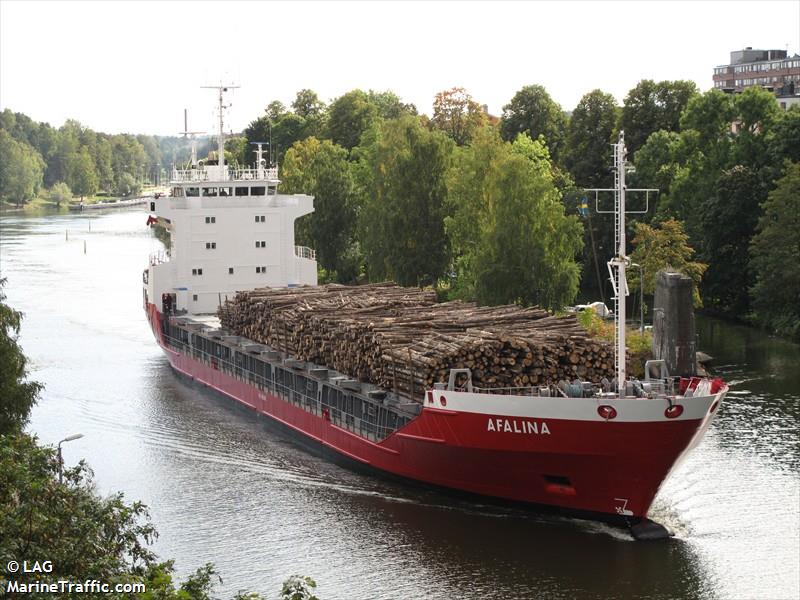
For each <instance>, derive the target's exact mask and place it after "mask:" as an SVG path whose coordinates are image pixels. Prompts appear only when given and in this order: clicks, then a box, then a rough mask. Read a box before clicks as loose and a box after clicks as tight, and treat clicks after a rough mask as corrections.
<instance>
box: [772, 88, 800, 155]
mask: <svg viewBox="0 0 800 600" xmlns="http://www.w3.org/2000/svg"><path fill="white" fill-rule="evenodd" d="M797 140H800V105H798V104H795V105H794V106H792V107H791V108H790V109H789V110H785V111H781V112H780V113H779V115H778V117H777V118H776V119H775V121H774V124H773V126H772V128H771V129H770V130H769V131H768V132H767V147H768V150H767V152H768V153H769V157H770V162H771V163H772V164H775V165H781V167H782V166H783V163H784V161H786V160H788V161H791V162H800V144H798V143H797Z"/></svg>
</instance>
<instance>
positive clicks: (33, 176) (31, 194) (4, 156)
mask: <svg viewBox="0 0 800 600" xmlns="http://www.w3.org/2000/svg"><path fill="white" fill-rule="evenodd" d="M44 167H45V165H44V161H43V160H42V157H41V156H40V155H39V153H38V152H37V151H36V150H34V149H33V148H32V147H31V146H29V145H28V144H26V143H25V142H18V141H17V140H15V139H14V138H13V137H11V135H10V134H9V133H8V132H7V131H6V130H4V129H0V198H3V199H4V200H8V201H9V202H15V203H17V204H18V205H19V204H23V203H24V202H27V201H28V200H32V199H33V198H35V197H36V194H38V193H39V189H40V188H41V186H42V179H43V174H44Z"/></svg>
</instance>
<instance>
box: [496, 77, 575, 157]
mask: <svg viewBox="0 0 800 600" xmlns="http://www.w3.org/2000/svg"><path fill="white" fill-rule="evenodd" d="M500 131H501V134H502V136H503V139H504V140H506V141H513V140H515V139H517V136H518V135H519V134H520V133H525V134H527V135H528V137H530V138H531V139H533V140H535V139H538V137H539V136H540V135H542V136H544V139H545V141H546V142H547V148H548V150H549V151H550V155H551V157H552V159H553V161H555V162H556V163H558V162H559V161H560V160H561V158H562V157H561V154H562V152H563V150H564V143H565V138H566V131H567V117H566V115H565V114H564V111H563V110H561V106H560V105H559V104H558V103H557V102H555V101H554V100H553V99H552V98H551V97H550V94H548V93H547V90H545V89H544V87H543V86H541V85H527V86H525V87H523V88H522V89H521V90H520V91H518V92H517V93H516V94H514V97H513V98H512V99H511V102H509V103H508V104H506V105H505V106H504V107H503V117H502V120H501V122H500Z"/></svg>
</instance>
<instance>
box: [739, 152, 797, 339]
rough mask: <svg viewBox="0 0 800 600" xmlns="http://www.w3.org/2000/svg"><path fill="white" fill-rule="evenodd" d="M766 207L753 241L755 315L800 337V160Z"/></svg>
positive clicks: (787, 171)
mask: <svg viewBox="0 0 800 600" xmlns="http://www.w3.org/2000/svg"><path fill="white" fill-rule="evenodd" d="M763 209H764V210H763V215H762V216H761V219H760V220H759V222H758V226H757V233H756V235H755V236H754V237H753V240H752V243H751V244H750V272H751V273H752V274H753V279H754V284H753V286H752V288H751V289H750V293H751V297H752V305H753V309H754V312H755V318H756V320H757V321H758V322H760V323H762V324H763V325H765V326H766V327H769V328H770V329H772V330H773V331H776V332H778V333H780V334H782V335H787V336H791V337H794V338H800V302H798V298H800V262H799V261H798V260H797V257H798V256H800V163H787V165H786V167H785V171H784V176H783V177H782V178H781V179H779V180H778V181H777V184H776V187H775V189H774V190H772V191H771V192H770V193H769V196H768V198H767V201H766V202H765V203H764V206H763Z"/></svg>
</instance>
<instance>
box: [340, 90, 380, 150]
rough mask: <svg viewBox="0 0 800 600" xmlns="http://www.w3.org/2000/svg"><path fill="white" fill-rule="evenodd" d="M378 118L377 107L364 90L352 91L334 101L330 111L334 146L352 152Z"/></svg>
mask: <svg viewBox="0 0 800 600" xmlns="http://www.w3.org/2000/svg"><path fill="white" fill-rule="evenodd" d="M377 116H378V109H377V107H376V106H375V105H374V104H373V103H372V102H370V99H369V96H368V95H367V94H366V93H365V92H363V91H362V90H352V91H350V92H347V93H346V94H344V95H343V96H340V97H339V98H337V99H336V100H334V101H333V102H332V103H331V105H330V108H329V110H328V135H329V137H330V139H331V140H332V141H333V143H334V144H337V145H339V146H342V147H344V148H347V149H348V150H351V149H353V148H355V147H356V146H358V144H359V142H360V140H361V135H362V134H363V133H364V132H365V131H366V130H367V129H369V127H370V126H371V125H372V123H373V121H375V119H376V117H377Z"/></svg>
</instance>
